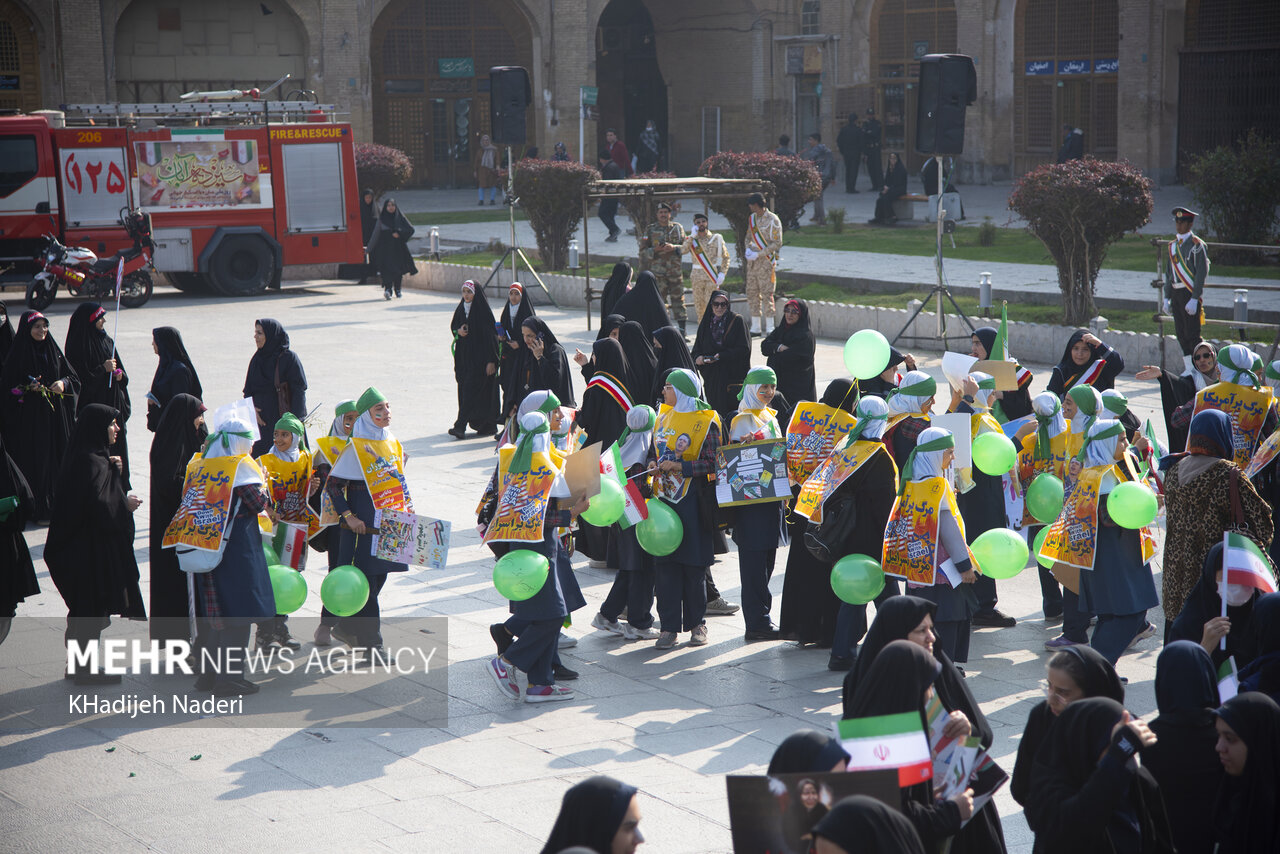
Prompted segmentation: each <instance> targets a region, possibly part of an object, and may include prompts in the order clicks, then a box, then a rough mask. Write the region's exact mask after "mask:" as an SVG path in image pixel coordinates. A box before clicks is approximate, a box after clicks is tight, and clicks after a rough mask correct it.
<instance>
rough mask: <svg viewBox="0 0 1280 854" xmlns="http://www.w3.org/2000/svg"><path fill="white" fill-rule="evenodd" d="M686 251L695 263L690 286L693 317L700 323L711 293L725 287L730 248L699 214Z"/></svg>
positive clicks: (690, 277)
mask: <svg viewBox="0 0 1280 854" xmlns="http://www.w3.org/2000/svg"><path fill="white" fill-rule="evenodd" d="M684 251H685V252H688V253H689V257H690V258H691V259H692V262H693V263H692V264H691V265H690V271H689V284H690V285H692V286H693V310H694V317H695V319H696V320H697V321H698V322H699V323H701V322H702V315H703V314H704V313H706V310H707V300H709V299H711V292H712V291H713V290H715V289H716V288H718V287H720V285H722V284H724V277H725V276H726V275H728V273H729V247H727V246H725V245H724V238H723V237H721V236H720V235H718V234H716V233H715V232H714V231H712V230H711V228H710V227H709V226H708V224H707V215H706V214H704V213H697V214H694V215H693V231H691V232H689V236H688V237H686V238H685V240H684Z"/></svg>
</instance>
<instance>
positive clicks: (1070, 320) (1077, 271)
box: [1058, 259, 1098, 328]
mask: <svg viewBox="0 0 1280 854" xmlns="http://www.w3.org/2000/svg"><path fill="white" fill-rule="evenodd" d="M1058 287H1059V288H1060V289H1061V290H1062V321H1063V323H1065V324H1066V325H1067V326H1076V327H1080V328H1088V326H1089V321H1090V320H1092V319H1093V318H1094V317H1095V316H1097V313H1098V311H1097V307H1096V306H1095V305H1094V303H1093V288H1092V287H1091V284H1090V282H1089V274H1088V265H1087V264H1086V263H1084V262H1083V261H1082V260H1081V259H1072V261H1069V262H1068V265H1067V268H1066V269H1062V268H1059V270H1058Z"/></svg>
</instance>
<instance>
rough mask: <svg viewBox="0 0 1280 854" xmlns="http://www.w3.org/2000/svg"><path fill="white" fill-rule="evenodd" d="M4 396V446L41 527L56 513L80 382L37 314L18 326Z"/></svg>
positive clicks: (0, 411)
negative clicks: (58, 483) (58, 480)
mask: <svg viewBox="0 0 1280 854" xmlns="http://www.w3.org/2000/svg"><path fill="white" fill-rule="evenodd" d="M0 390H3V391H2V392H0V400H2V401H3V403H0V423H3V425H4V444H5V447H6V448H8V450H9V456H11V457H12V458H13V461H14V462H15V463H17V464H18V468H19V469H20V470H21V471H22V474H23V476H24V477H25V478H26V480H27V485H28V486H30V487H31V496H32V504H31V517H30V518H31V521H33V522H42V521H45V520H47V519H48V518H49V511H50V510H51V508H52V507H53V485H54V480H55V478H57V476H58V468H59V467H60V466H61V465H62V456H63V454H64V453H65V452H66V449H67V441H68V439H69V438H70V436H71V427H72V425H73V424H74V423H75V418H76V396H77V395H78V394H79V393H80V377H79V376H77V375H76V371H75V368H73V367H71V363H70V362H68V361H67V359H66V357H65V356H63V355H62V349H61V348H60V347H58V342H56V341H54V340H53V336H52V335H51V334H50V333H49V321H48V320H46V319H45V316H44V315H43V314H41V313H40V312H38V311H28V312H26V313H25V314H23V315H22V319H21V320H20V321H18V331H17V333H16V334H15V335H14V339H13V346H12V347H11V348H10V349H9V354H8V357H7V358H6V359H5V363H4V372H3V373H2V374H0ZM0 497H3V496H0Z"/></svg>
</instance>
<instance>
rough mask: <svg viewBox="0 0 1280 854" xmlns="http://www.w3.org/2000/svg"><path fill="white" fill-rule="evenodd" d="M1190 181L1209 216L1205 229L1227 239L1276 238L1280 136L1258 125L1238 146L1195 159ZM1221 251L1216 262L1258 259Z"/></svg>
mask: <svg viewBox="0 0 1280 854" xmlns="http://www.w3.org/2000/svg"><path fill="white" fill-rule="evenodd" d="M1187 172H1188V174H1187V185H1188V186H1190V187H1191V192H1192V194H1193V195H1194V197H1195V200H1196V206H1197V207H1199V209H1200V214H1201V215H1202V216H1203V217H1204V222H1205V231H1206V233H1207V234H1212V235H1214V236H1215V237H1217V238H1218V239H1219V240H1221V241H1222V242H1224V243H1254V244H1271V243H1275V242H1276V223H1277V217H1276V205H1280V140H1275V139H1272V138H1270V137H1267V136H1264V135H1263V134H1261V133H1259V132H1258V131H1257V130H1256V129H1254V130H1250V131H1249V133H1248V134H1247V135H1246V136H1244V137H1243V138H1241V139H1240V140H1239V141H1238V142H1237V143H1236V145H1235V146H1226V145H1224V146H1219V147H1218V148H1215V149H1213V150H1212V151H1210V152H1208V153H1207V154H1203V155H1199V156H1195V155H1193V156H1192V157H1191V160H1190V163H1189V165H1188V169H1187ZM1227 254H1228V253H1220V256H1219V257H1216V258H1215V259H1214V260H1221V261H1227V260H1230V261H1252V260H1254V259H1255V258H1256V257H1257V253H1254V252H1249V251H1247V250H1246V251H1243V252H1233V253H1230V255H1231V256H1243V257H1231V258H1227V257H1224V256H1226V255H1227Z"/></svg>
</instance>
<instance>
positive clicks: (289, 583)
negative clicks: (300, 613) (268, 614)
mask: <svg viewBox="0 0 1280 854" xmlns="http://www.w3.org/2000/svg"><path fill="white" fill-rule="evenodd" d="M267 573H268V574H269V575H270V576H271V592H272V593H274V594H275V599H276V613H277V614H292V613H293V612H294V611H296V610H298V609H299V608H301V607H302V603H304V602H306V601H307V581H306V579H305V578H303V577H302V573H301V572H298V571H297V570H296V569H293V568H292V567H288V566H284V565H283V564H278V563H277V564H274V565H272V566H268V567H267Z"/></svg>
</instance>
